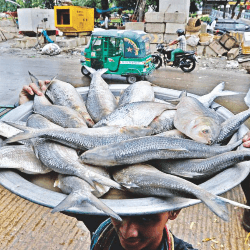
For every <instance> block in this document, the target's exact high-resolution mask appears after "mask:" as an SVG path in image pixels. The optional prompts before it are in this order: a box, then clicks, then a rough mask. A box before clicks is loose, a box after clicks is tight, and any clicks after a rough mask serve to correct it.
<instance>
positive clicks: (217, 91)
mask: <svg viewBox="0 0 250 250" xmlns="http://www.w3.org/2000/svg"><path fill="white" fill-rule="evenodd" d="M224 88H225V82H221V83H219V84H218V85H217V86H215V88H213V89H212V91H211V92H210V93H208V94H206V95H203V96H199V97H197V99H198V100H199V101H200V102H201V103H202V104H203V105H204V106H205V107H207V108H209V107H211V105H212V103H213V101H214V99H216V98H217V97H219V96H229V95H239V94H241V92H235V91H230V90H224Z"/></svg>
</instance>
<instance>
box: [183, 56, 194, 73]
mask: <svg viewBox="0 0 250 250" xmlns="http://www.w3.org/2000/svg"><path fill="white" fill-rule="evenodd" d="M182 62H183V63H184V64H185V65H182V66H180V68H181V69H182V71H184V72H191V71H193V70H194V68H195V65H196V63H195V59H193V58H190V59H189V58H187V59H186V60H185V61H183V60H181V63H182ZM187 64H189V66H187Z"/></svg>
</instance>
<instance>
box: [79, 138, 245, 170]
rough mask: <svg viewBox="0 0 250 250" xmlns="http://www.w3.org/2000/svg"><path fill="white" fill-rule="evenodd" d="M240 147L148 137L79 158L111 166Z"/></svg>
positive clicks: (205, 156) (85, 153) (82, 155)
mask: <svg viewBox="0 0 250 250" xmlns="http://www.w3.org/2000/svg"><path fill="white" fill-rule="evenodd" d="M240 144H242V140H238V141H237V142H235V143H232V144H229V145H226V146H217V145H206V144H203V143H199V142H196V141H193V140H189V139H179V138H170V137H163V136H145V137H139V138H135V139H130V140H127V141H123V142H120V143H114V144H110V145H106V146H101V147H97V148H94V149H90V150H88V151H86V152H84V153H83V154H81V155H80V159H81V161H82V162H84V163H88V164H92V165H97V166H105V167H111V166H118V165H126V164H135V163H140V162H145V161H149V160H153V159H181V158H182V159H183V158H208V157H212V156H214V155H217V154H222V153H224V152H228V151H231V150H232V149H234V148H236V147H237V146H239V145H240Z"/></svg>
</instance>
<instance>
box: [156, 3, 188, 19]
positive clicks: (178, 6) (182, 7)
mask: <svg viewBox="0 0 250 250" xmlns="http://www.w3.org/2000/svg"><path fill="white" fill-rule="evenodd" d="M189 7H190V0H174V1H173V0H159V11H160V12H168V13H175V12H176V11H177V12H183V13H184V15H185V16H186V19H187V18H188V16H189Z"/></svg>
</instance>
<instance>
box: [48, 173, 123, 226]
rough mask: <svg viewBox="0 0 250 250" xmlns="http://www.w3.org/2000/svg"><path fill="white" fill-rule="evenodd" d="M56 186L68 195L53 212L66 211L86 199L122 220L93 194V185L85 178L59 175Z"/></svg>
mask: <svg viewBox="0 0 250 250" xmlns="http://www.w3.org/2000/svg"><path fill="white" fill-rule="evenodd" d="M55 186H57V187H59V188H60V189H61V190H62V191H63V193H65V194H68V196H67V197H66V198H65V199H64V200H63V201H61V202H60V203H59V204H58V205H57V206H56V207H55V208H54V209H53V210H52V211H51V212H52V213H56V212H60V211H64V210H66V209H68V208H71V207H74V206H76V205H80V204H81V203H82V202H84V201H86V202H88V203H90V204H91V205H93V206H95V207H96V208H97V209H99V210H101V211H103V212H104V213H105V214H107V215H109V216H111V217H113V218H115V219H117V220H119V221H122V219H121V217H120V216H119V215H117V214H116V213H115V212H114V211H113V210H112V209H110V208H109V207H108V206H107V205H106V204H104V203H103V202H102V201H100V200H99V199H98V198H97V197H95V196H94V195H93V194H92V188H91V186H90V185H89V184H88V183H86V182H85V181H84V180H82V179H80V178H78V177H75V176H67V175H59V176H58V180H56V181H55Z"/></svg>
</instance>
